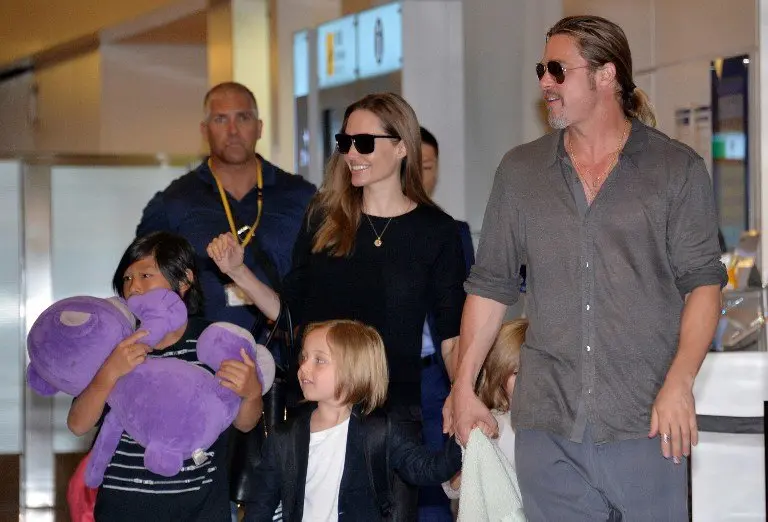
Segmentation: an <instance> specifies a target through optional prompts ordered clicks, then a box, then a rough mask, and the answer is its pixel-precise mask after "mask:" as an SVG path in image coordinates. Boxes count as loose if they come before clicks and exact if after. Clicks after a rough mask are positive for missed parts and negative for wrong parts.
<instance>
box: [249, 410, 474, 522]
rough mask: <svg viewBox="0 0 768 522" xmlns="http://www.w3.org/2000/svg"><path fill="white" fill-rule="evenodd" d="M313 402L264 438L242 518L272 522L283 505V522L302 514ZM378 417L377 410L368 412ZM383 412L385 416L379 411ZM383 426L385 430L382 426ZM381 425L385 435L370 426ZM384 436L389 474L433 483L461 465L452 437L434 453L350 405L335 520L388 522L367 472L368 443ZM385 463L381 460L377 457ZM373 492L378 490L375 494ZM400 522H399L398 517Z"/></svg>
mask: <svg viewBox="0 0 768 522" xmlns="http://www.w3.org/2000/svg"><path fill="white" fill-rule="evenodd" d="M314 409H315V406H314V405H312V406H311V407H308V408H307V409H306V410H305V412H303V413H302V414H301V415H299V416H297V417H295V418H293V419H291V420H288V421H287V422H285V423H283V424H281V425H280V426H278V427H277V428H276V429H275V430H274V431H273V432H272V434H271V435H269V436H268V437H267V440H266V442H265V444H264V448H263V451H262V460H261V463H260V464H259V467H258V471H257V473H258V480H259V483H260V485H261V487H260V488H258V492H256V494H255V497H254V500H253V502H249V503H248V504H246V507H245V522H271V521H272V516H273V514H274V513H275V509H277V506H278V504H279V503H280V502H281V501H282V503H283V521H284V522H300V521H301V519H302V517H303V512H304V485H305V484H306V479H307V463H308V459H309V421H310V417H311V414H312V411H314ZM372 415H377V413H375V414H372ZM382 415H383V414H382ZM385 426H386V428H385ZM380 429H385V430H386V433H385V434H382V433H374V432H373V430H380ZM381 435H385V437H386V439H385V440H386V451H387V460H388V462H389V474H390V478H391V476H392V474H393V473H395V472H396V473H397V474H399V475H400V476H401V477H402V478H403V480H405V481H406V482H409V483H412V484H414V485H416V486H424V485H435V484H440V483H442V482H445V481H446V480H448V479H450V478H451V477H452V476H453V475H454V474H455V473H456V472H457V471H459V469H460V468H461V449H460V448H459V445H458V444H456V442H455V441H454V440H453V439H450V440H449V441H448V442H447V443H446V445H445V448H444V449H443V450H442V451H440V452H437V453H433V452H430V451H429V449H427V448H426V447H425V446H423V445H422V443H421V441H420V440H413V439H412V438H410V437H408V436H407V435H406V434H405V431H404V430H403V429H402V428H400V427H398V425H397V423H394V422H386V423H382V422H373V420H372V419H369V417H367V416H364V415H362V413H361V412H360V409H359V408H358V407H355V408H353V410H352V415H351V416H350V419H349V431H348V434H347V448H346V457H345V461H344V471H343V473H342V478H341V486H340V491H339V521H340V522H341V521H345V520H348V521H355V522H357V521H366V522H375V521H382V520H387V518H386V517H385V514H384V513H383V512H382V508H381V503H380V502H379V500H380V497H381V494H380V492H377V490H376V487H374V482H375V480H376V477H373V476H372V475H373V474H374V473H375V472H371V473H369V471H368V462H369V460H370V457H368V458H367V456H366V451H368V449H367V448H368V447H370V446H368V445H367V443H366V441H367V440H368V438H369V437H376V436H381ZM378 462H383V461H378ZM377 493H379V494H378V495H377ZM397 522H401V521H397Z"/></svg>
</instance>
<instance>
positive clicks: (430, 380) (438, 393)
mask: <svg viewBox="0 0 768 522" xmlns="http://www.w3.org/2000/svg"><path fill="white" fill-rule="evenodd" d="M439 156H440V147H439V146H438V144H437V139H436V138H435V136H434V135H433V134H432V133H431V132H429V131H428V130H427V129H425V128H424V127H421V172H422V183H423V185H424V190H426V191H427V194H429V196H430V197H432V194H433V193H434V191H435V187H437V181H438V178H439V167H440V161H439ZM456 226H457V232H458V233H459V235H460V236H461V245H462V247H463V251H464V262H465V264H466V269H467V274H469V269H470V268H472V265H473V264H474V262H475V247H474V245H473V244H472V235H471V234H470V231H469V224H468V223H466V222H465V221H458V220H457V221H456ZM441 342H442V339H440V336H439V335H437V328H436V327H435V324H434V318H433V316H432V315H429V316H427V320H426V321H425V322H424V332H423V334H422V348H421V415H422V419H423V430H422V433H423V436H424V443H425V444H426V445H427V446H429V447H430V448H431V449H433V450H439V449H441V448H443V446H444V444H445V435H443V411H442V410H443V405H444V404H445V399H446V398H447V397H448V392H450V390H451V383H450V381H449V380H448V375H447V374H446V366H447V365H448V364H450V359H449V360H448V361H446V362H447V363H448V364H445V363H444V361H443V358H442V356H441V353H439V352H438V351H437V350H436V349H435V347H440V345H441ZM446 356H447V357H448V358H450V355H449V354H446ZM419 520H420V521H421V522H452V521H453V514H452V513H451V507H450V501H449V500H448V497H446V496H445V493H444V492H443V488H441V487H439V486H438V487H434V486H430V487H423V488H421V489H419Z"/></svg>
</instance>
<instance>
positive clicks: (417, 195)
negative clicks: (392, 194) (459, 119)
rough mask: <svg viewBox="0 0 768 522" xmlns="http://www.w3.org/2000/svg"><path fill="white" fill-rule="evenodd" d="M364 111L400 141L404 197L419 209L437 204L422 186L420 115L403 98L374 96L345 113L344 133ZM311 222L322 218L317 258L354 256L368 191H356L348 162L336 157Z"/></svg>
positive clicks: (328, 168)
mask: <svg viewBox="0 0 768 522" xmlns="http://www.w3.org/2000/svg"><path fill="white" fill-rule="evenodd" d="M358 110H365V111H369V112H372V113H373V114H375V115H376V116H377V117H378V118H379V120H380V121H381V126H382V129H383V130H384V132H385V133H386V134H389V135H392V136H397V137H399V138H400V139H401V140H402V142H403V144H404V145H405V150H406V155H405V157H404V158H403V160H402V163H401V164H400V186H401V187H402V190H403V194H405V196H407V197H408V198H410V199H411V200H412V201H414V202H416V204H417V205H429V206H434V205H435V204H434V203H433V202H432V200H431V199H430V198H429V196H428V195H427V192H426V191H425V190H424V186H423V185H422V182H421V131H420V128H419V121H418V119H417V118H416V113H415V112H414V111H413V108H411V106H410V105H408V102H406V101H405V100H404V99H403V98H402V97H401V96H399V95H397V94H394V93H391V92H387V93H379V94H369V95H368V96H366V97H365V98H363V99H361V100H358V101H356V102H355V103H353V104H352V105H350V106H349V107H347V110H346V111H345V112H344V122H343V124H342V126H341V132H342V133H343V132H346V129H347V122H348V121H349V116H350V115H351V114H352V113H353V112H355V111H358ZM308 215H309V219H310V220H311V219H312V218H313V217H315V216H318V215H319V216H320V217H322V223H321V224H320V227H319V228H318V229H317V232H316V233H315V237H314V241H313V244H312V252H313V253H317V252H322V251H326V252H327V253H328V254H330V255H332V256H336V257H342V256H348V255H350V254H351V253H352V251H353V250H354V248H355V236H356V235H357V229H358V227H359V226H360V220H361V219H362V215H363V189H362V187H355V186H354V185H352V181H351V173H350V171H349V167H348V166H347V163H346V161H344V156H343V155H342V154H340V153H339V151H338V150H335V151H334V152H333V155H332V156H331V159H330V160H329V161H328V165H327V166H326V169H325V180H324V181H323V185H322V186H321V187H320V191H319V192H318V194H317V196H316V197H315V199H314V200H313V202H312V205H311V206H310V211H309V214H308Z"/></svg>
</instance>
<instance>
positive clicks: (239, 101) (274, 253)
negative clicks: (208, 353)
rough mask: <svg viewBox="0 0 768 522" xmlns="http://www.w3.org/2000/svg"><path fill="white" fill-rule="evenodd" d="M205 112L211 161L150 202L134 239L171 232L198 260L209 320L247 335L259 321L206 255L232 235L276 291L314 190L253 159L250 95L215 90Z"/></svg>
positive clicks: (231, 87) (230, 87)
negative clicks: (218, 241) (223, 237)
mask: <svg viewBox="0 0 768 522" xmlns="http://www.w3.org/2000/svg"><path fill="white" fill-rule="evenodd" d="M203 110H204V119H203V121H202V122H201V123H200V130H201V132H202V135H203V139H204V140H205V142H206V143H207V144H208V147H209V150H210V156H209V157H208V158H206V159H205V160H204V161H203V162H202V163H201V164H200V165H199V166H198V167H197V168H196V169H195V170H193V171H191V172H189V173H188V174H186V175H184V176H182V177H180V178H179V179H177V180H175V181H174V182H173V183H171V184H170V185H169V186H168V188H166V189H165V190H164V191H162V192H158V193H157V194H156V195H155V196H154V197H153V198H152V200H151V201H150V202H149V204H147V206H146V208H145V209H144V214H143V216H142V218H141V222H140V223H139V226H138V227H137V229H136V234H137V235H138V236H142V235H145V234H148V233H149V232H153V231H155V230H169V231H172V232H176V233H178V234H180V235H182V236H184V237H185V238H187V239H188V240H189V241H190V242H191V243H192V246H194V247H195V251H196V252H197V254H198V262H199V265H200V274H201V275H200V282H201V284H202V286H203V292H204V294H205V316H206V318H207V319H209V320H211V321H230V322H233V323H235V324H238V325H240V326H242V327H243V328H246V329H249V330H250V329H252V328H253V327H254V325H256V324H257V321H258V320H259V319H260V315H261V314H260V313H259V312H258V310H257V309H256V307H255V306H250V305H249V304H248V303H247V301H246V299H245V297H244V295H242V294H241V293H240V292H238V289H237V287H235V286H234V285H232V284H231V282H230V281H229V278H227V277H225V276H223V275H222V274H221V273H219V270H218V269H217V268H216V265H215V264H214V263H213V261H211V260H210V259H209V258H208V256H207V255H206V253H205V249H206V247H207V246H208V243H210V241H211V240H212V239H213V238H214V237H217V236H218V235H219V234H221V233H222V232H227V231H231V232H233V233H234V234H235V235H236V236H237V237H238V238H239V239H240V241H241V242H242V243H243V244H244V245H245V264H246V265H247V266H248V267H249V268H250V269H251V270H253V271H254V273H255V274H256V275H257V276H258V277H259V279H261V280H262V281H263V282H265V283H267V284H269V285H270V286H273V287H275V286H278V287H279V285H280V280H281V279H282V277H283V276H284V275H285V274H286V273H288V270H289V269H290V267H291V255H292V250H293V243H294V241H295V239H296V236H297V234H298V232H299V229H300V228H301V224H302V219H303V217H304V213H305V212H306V209H307V205H308V204H309V201H310V199H311V198H312V196H313V195H314V193H315V187H314V185H312V184H311V183H309V182H307V181H306V180H304V179H303V178H302V177H301V176H296V175H292V174H288V173H287V172H284V171H283V170H281V169H280V168H278V167H277V166H275V165H273V164H272V163H270V162H268V161H266V160H265V159H264V158H262V157H261V156H260V155H259V154H257V153H256V152H255V149H256V143H257V142H258V140H259V139H260V138H261V132H262V127H263V124H262V121H261V120H260V119H259V112H258V106H257V104H256V98H255V97H254V95H253V93H252V92H251V91H250V90H249V89H248V88H247V87H245V86H244V85H242V84H239V83H235V82H226V83H221V84H219V85H216V86H215V87H213V88H212V89H211V90H210V91H208V93H207V94H206V95H205V99H204V102H203ZM278 290H279V289H278ZM257 333H258V332H257Z"/></svg>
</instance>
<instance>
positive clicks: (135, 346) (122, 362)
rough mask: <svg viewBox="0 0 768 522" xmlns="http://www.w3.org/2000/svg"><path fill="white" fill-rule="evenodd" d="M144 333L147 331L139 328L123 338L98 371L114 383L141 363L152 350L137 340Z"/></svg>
mask: <svg viewBox="0 0 768 522" xmlns="http://www.w3.org/2000/svg"><path fill="white" fill-rule="evenodd" d="M145 335H147V332H145V331H143V330H139V331H137V332H134V333H133V334H131V335H129V336H128V337H126V338H125V339H123V340H122V341H121V342H120V343H119V344H118V345H117V347H115V349H114V350H112V353H111V354H109V357H107V360H106V361H104V364H103V365H102V366H101V370H100V371H99V373H101V374H102V375H103V376H104V377H106V378H107V379H109V380H110V381H112V382H113V383H114V382H116V381H117V380H118V379H119V378H120V377H122V376H123V375H126V374H128V373H130V372H131V371H132V370H133V369H134V368H136V367H137V366H138V365H140V364H141V363H143V362H144V360H145V359H146V358H147V354H148V353H149V352H151V351H152V348H150V347H149V346H147V345H146V344H142V343H139V342H138V340H139V339H141V338H142V337H144V336H145Z"/></svg>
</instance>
